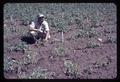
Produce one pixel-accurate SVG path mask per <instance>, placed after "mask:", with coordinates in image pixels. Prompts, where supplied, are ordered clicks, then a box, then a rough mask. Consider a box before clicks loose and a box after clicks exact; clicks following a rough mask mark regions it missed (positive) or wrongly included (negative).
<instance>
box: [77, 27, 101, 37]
mask: <svg viewBox="0 0 120 82" xmlns="http://www.w3.org/2000/svg"><path fill="white" fill-rule="evenodd" d="M98 35H99V33H98V32H96V31H95V29H94V28H90V29H79V31H78V33H77V34H76V35H75V38H76V39H77V38H82V37H88V38H91V37H95V36H98Z"/></svg>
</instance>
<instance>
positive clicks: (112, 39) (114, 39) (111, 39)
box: [105, 36, 117, 43]
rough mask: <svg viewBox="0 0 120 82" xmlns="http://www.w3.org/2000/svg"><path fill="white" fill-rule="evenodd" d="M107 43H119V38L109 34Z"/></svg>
mask: <svg viewBox="0 0 120 82" xmlns="http://www.w3.org/2000/svg"><path fill="white" fill-rule="evenodd" d="M105 43H117V40H116V38H115V37H113V36H109V37H107V40H106V41H105Z"/></svg>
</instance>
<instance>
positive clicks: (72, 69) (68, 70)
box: [64, 60, 78, 79]
mask: <svg viewBox="0 0 120 82" xmlns="http://www.w3.org/2000/svg"><path fill="white" fill-rule="evenodd" d="M64 67H65V72H64V73H65V74H66V75H67V76H68V77H69V78H74V79H75V78H77V71H78V69H77V64H75V63H73V62H72V61H71V60H64Z"/></svg>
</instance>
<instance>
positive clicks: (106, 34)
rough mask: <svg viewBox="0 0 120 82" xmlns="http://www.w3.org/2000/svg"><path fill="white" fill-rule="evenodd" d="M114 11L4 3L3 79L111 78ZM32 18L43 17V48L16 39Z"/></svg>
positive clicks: (111, 7) (109, 6)
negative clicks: (46, 33)
mask: <svg viewBox="0 0 120 82" xmlns="http://www.w3.org/2000/svg"><path fill="white" fill-rule="evenodd" d="M116 11H117V10H116V5H115V4H113V3H7V4H5V5H4V13H3V14H4V77H5V78H7V79H23V78H24V79H113V78H116V77H117V47H116V46H117V34H116V32H117V30H116V29H117V24H116V21H117V19H116ZM38 13H42V14H44V15H45V20H46V21H47V22H48V24H49V28H50V35H51V38H50V40H49V41H48V42H45V43H44V46H43V45H41V42H40V41H39V42H38V43H34V44H27V43H26V42H24V41H22V40H21V37H22V36H24V35H25V34H26V33H27V32H28V29H29V26H28V25H29V22H30V21H34V20H36V16H37V14H38ZM62 32H63V36H64V40H63V41H62V40H61V39H62ZM99 38H100V39H99Z"/></svg>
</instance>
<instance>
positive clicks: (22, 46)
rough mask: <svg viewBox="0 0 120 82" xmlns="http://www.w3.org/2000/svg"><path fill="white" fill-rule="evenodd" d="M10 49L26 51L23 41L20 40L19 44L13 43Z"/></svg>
mask: <svg viewBox="0 0 120 82" xmlns="http://www.w3.org/2000/svg"><path fill="white" fill-rule="evenodd" d="M10 50H11V51H15V52H18V51H21V52H23V53H24V52H25V51H26V46H25V44H24V43H22V42H20V43H19V44H15V45H14V46H11V47H10Z"/></svg>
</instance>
